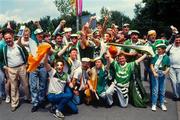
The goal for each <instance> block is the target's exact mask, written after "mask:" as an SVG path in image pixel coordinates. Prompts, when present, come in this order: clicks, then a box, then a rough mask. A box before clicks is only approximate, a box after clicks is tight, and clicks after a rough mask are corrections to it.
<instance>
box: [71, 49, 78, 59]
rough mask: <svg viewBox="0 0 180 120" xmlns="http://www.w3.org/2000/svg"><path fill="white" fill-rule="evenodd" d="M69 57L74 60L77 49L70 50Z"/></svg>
mask: <svg viewBox="0 0 180 120" xmlns="http://www.w3.org/2000/svg"><path fill="white" fill-rule="evenodd" d="M70 58H71V59H72V60H75V59H76V58H77V51H76V50H72V51H71V53H70Z"/></svg>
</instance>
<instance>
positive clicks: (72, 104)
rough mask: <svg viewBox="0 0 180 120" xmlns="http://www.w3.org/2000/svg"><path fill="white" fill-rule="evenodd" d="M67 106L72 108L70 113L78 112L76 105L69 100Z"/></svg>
mask: <svg viewBox="0 0 180 120" xmlns="http://www.w3.org/2000/svg"><path fill="white" fill-rule="evenodd" d="M67 106H68V107H69V108H70V109H71V110H72V113H78V108H77V105H76V104H75V103H74V102H72V101H71V100H70V101H69V102H68V103H67Z"/></svg>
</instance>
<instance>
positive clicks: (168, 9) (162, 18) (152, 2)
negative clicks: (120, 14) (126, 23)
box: [133, 0, 180, 33]
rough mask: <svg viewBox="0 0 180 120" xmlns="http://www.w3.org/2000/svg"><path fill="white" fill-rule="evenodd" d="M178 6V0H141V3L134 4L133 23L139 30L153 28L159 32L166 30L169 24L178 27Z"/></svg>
mask: <svg viewBox="0 0 180 120" xmlns="http://www.w3.org/2000/svg"><path fill="white" fill-rule="evenodd" d="M142 4H144V7H142ZM179 6H180V1H179V0H143V3H140V4H137V5H136V6H135V10H134V12H135V15H136V16H135V18H134V20H133V23H134V24H133V25H134V27H136V28H138V29H139V30H140V31H141V32H145V31H146V32H147V31H148V30H149V29H155V30H157V31H158V32H159V33H161V32H166V31H168V29H169V26H170V25H174V26H176V27H178V29H179V28H180V23H179V20H180V16H179V14H180V7H179Z"/></svg>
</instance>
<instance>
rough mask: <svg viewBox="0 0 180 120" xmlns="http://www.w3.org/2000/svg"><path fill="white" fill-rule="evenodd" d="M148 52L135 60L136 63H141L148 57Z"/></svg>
mask: <svg viewBox="0 0 180 120" xmlns="http://www.w3.org/2000/svg"><path fill="white" fill-rule="evenodd" d="M146 56H147V54H144V55H143V56H141V57H140V58H138V59H137V60H136V61H135V62H136V64H139V63H140V62H141V61H143V60H144V59H145V58H146Z"/></svg>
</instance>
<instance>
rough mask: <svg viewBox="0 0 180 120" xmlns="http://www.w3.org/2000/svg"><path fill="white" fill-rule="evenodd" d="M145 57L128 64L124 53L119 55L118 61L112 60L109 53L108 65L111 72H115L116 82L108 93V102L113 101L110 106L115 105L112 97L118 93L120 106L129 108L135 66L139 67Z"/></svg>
mask: <svg viewBox="0 0 180 120" xmlns="http://www.w3.org/2000/svg"><path fill="white" fill-rule="evenodd" d="M145 57H146V54H144V55H143V56H142V57H140V58H138V59H137V60H135V61H133V62H130V63H127V62H126V57H125V55H124V54H123V53H120V54H119V56H118V61H115V60H114V59H112V57H111V56H110V54H109V53H108V55H107V61H108V64H109V65H110V70H113V71H114V76H115V77H114V82H112V84H111V85H110V87H109V88H108V89H107V91H106V94H107V97H108V100H109V101H111V102H110V105H112V104H113V98H112V95H113V93H114V92H116V93H117V95H118V99H119V102H120V106H121V107H127V105H128V101H129V96H128V91H129V83H130V77H131V75H132V73H133V71H134V68H135V65H137V64H138V63H140V62H141V61H142V60H144V58H145Z"/></svg>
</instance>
